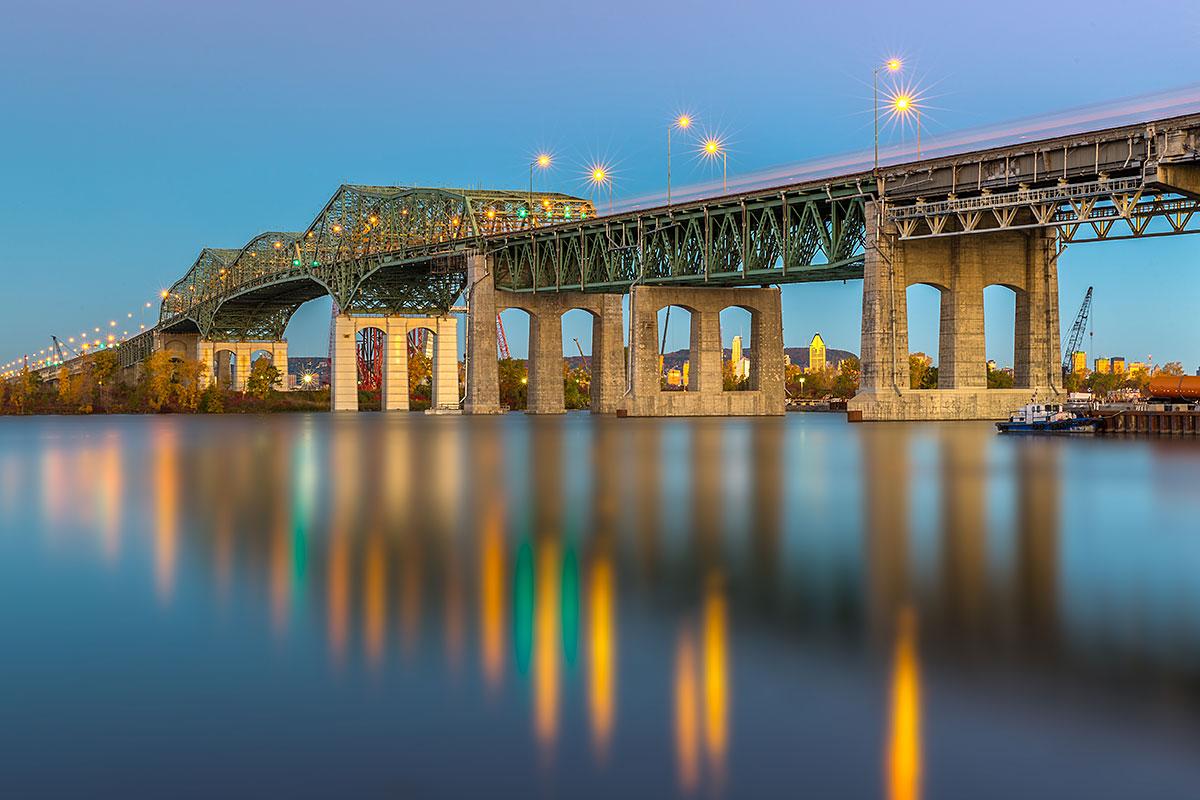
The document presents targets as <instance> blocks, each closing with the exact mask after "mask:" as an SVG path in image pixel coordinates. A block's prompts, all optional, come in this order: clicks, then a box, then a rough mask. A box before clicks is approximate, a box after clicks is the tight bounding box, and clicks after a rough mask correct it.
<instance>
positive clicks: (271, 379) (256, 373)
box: [246, 358, 281, 400]
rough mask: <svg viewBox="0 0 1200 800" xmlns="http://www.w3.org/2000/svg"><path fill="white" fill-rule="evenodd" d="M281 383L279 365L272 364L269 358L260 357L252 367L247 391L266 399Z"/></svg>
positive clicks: (247, 382)
mask: <svg viewBox="0 0 1200 800" xmlns="http://www.w3.org/2000/svg"><path fill="white" fill-rule="evenodd" d="M280 383H281V379H280V376H279V367H277V366H275V365H274V364H272V363H271V360H270V359H269V358H260V359H258V360H257V361H255V362H254V365H253V366H251V367H250V377H249V379H247V381H246V391H247V392H249V393H250V395H251V396H253V397H257V398H258V399H259V400H266V399H267V398H268V397H270V396H271V392H272V391H273V390H274V389H275V387H276V386H277V385H279V384H280Z"/></svg>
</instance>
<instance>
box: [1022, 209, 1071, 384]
mask: <svg viewBox="0 0 1200 800" xmlns="http://www.w3.org/2000/svg"><path fill="white" fill-rule="evenodd" d="M1026 248H1027V250H1026V260H1025V287H1026V288H1025V291H1023V292H1022V291H1019V292H1017V303H1016V311H1017V313H1016V325H1015V331H1014V336H1015V339H1016V341H1015V342H1014V345H1015V346H1014V348H1013V354H1014V358H1013V361H1014V364H1013V366H1014V378H1015V381H1014V382H1015V384H1016V386H1017V387H1018V388H1022V389H1031V390H1033V391H1038V392H1043V393H1050V394H1058V393H1061V392H1062V365H1061V363H1060V361H1059V329H1058V324H1059V319H1058V261H1057V258H1056V256H1055V247H1054V234H1053V233H1046V232H1041V231H1034V232H1032V233H1030V235H1029V237H1028V241H1027V244H1026Z"/></svg>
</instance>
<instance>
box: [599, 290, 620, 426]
mask: <svg viewBox="0 0 1200 800" xmlns="http://www.w3.org/2000/svg"><path fill="white" fill-rule="evenodd" d="M624 328H625V319H624V315H623V314H622V313H621V295H619V294H605V295H601V296H600V313H599V314H596V315H594V316H593V317H592V413H594V414H615V413H616V412H617V408H618V407H619V406H620V403H621V396H622V395H623V394H624V393H625V330H624Z"/></svg>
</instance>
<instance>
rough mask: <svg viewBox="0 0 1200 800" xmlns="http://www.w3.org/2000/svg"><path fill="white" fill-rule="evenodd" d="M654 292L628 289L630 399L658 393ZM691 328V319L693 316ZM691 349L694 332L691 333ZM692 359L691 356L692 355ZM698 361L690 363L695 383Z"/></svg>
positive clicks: (645, 288)
mask: <svg viewBox="0 0 1200 800" xmlns="http://www.w3.org/2000/svg"><path fill="white" fill-rule="evenodd" d="M654 301H655V296H654V290H653V289H651V288H650V287H648V286H634V287H633V288H632V289H631V290H630V296H629V313H630V315H631V316H632V317H633V328H632V333H631V336H632V338H631V339H630V342H629V357H630V358H631V359H633V370H632V373H631V379H632V380H631V381H630V395H631V396H632V397H638V398H640V397H649V396H651V395H652V394H654V393H657V392H658V391H659V390H660V388H661V387H660V383H659V368H658V348H659V343H658V309H657V308H655V304H654ZM692 324H693V326H694V325H695V317H693V322H692ZM692 341H693V347H695V344H694V342H695V341H696V339H695V330H694V328H693V333H692ZM692 357H693V358H695V353H693V354H692ZM697 364H698V362H696V361H693V362H692V380H693V381H695V380H696V377H695V376H696V371H697V369H696V368H697Z"/></svg>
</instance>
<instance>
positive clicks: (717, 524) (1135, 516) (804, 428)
mask: <svg viewBox="0 0 1200 800" xmlns="http://www.w3.org/2000/svg"><path fill="white" fill-rule="evenodd" d="M1197 486H1200V445H1198V444H1197V443H1195V442H1187V441H1169V440H1120V441H1114V440H1099V439H1037V438H1028V439H1009V438H1001V437H997V436H996V435H995V434H994V433H993V432H992V429H991V426H990V425H988V424H975V423H961V424H958V423H942V424H874V425H871V424H867V425H847V424H846V423H845V422H844V418H843V417H839V416H835V415H818V414H809V415H790V416H788V417H787V418H785V419H766V420H666V421H654V420H613V419H600V418H592V417H590V416H587V415H576V414H572V415H568V416H566V417H563V418H550V419H546V418H542V419H535V418H530V417H525V416H522V415H509V416H506V417H503V418H495V419H472V418H429V417H425V416H423V415H419V414H411V415H408V414H389V415H384V414H358V415H346V416H331V415H327V414H322V415H311V416H270V417H239V416H226V417H221V416H217V417H170V416H163V417H109V418H104V417H93V418H29V419H13V418H0V597H2V599H3V603H2V604H0V717H2V719H3V724H2V725H0V795H4V796H14V797H34V796H48V795H69V796H96V795H99V794H109V795H114V794H124V795H154V796H172V797H182V796H218V795H219V796H278V795H286V796H296V797H298V796H345V797H374V796H390V797H491V796H522V797H552V796H561V797H597V798H600V797H655V798H658V797H697V798H701V797H702V798H717V797H737V798H745V797H782V796H789V797H804V796H807V797H865V798H919V797H923V798H961V797H972V798H993V797H995V798H1008V797H1054V798H1061V797H1088V798H1108V797H1112V798H1118V797H1120V798H1127V797H1135V796H1136V797H1183V796H1194V795H1195V792H1196V791H1197V789H1196V787H1197V786H1200V759H1197V757H1196V756H1197V752H1198V747H1197V746H1198V745H1200V702H1198V701H1200V697H1198V692H1197V689H1198V688H1200V683H1198V680H1197V679H1198V677H1200V577H1198V576H1200V526H1198V525H1197V522H1196V521H1197V519H1200V493H1197V490H1196V487H1197Z"/></svg>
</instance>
